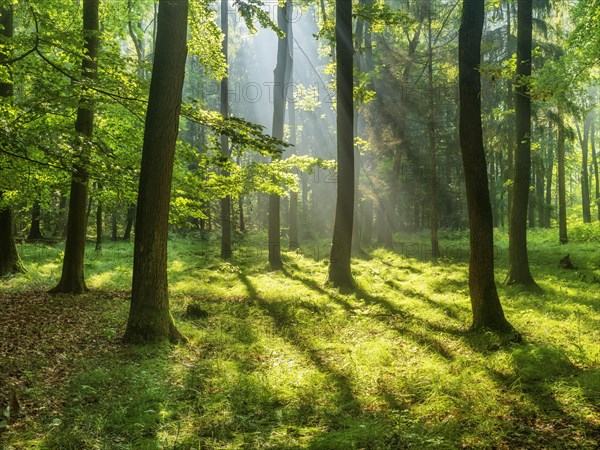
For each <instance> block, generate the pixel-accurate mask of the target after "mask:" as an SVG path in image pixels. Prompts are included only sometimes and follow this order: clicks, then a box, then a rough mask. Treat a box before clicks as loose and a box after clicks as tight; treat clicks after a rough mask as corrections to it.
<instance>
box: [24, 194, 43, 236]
mask: <svg viewBox="0 0 600 450" xmlns="http://www.w3.org/2000/svg"><path fill="white" fill-rule="evenodd" d="M41 214H42V208H41V206H40V201H39V200H34V201H33V206H32V207H31V226H30V227H29V234H28V235H27V240H28V241H39V240H41V239H44V236H43V235H42V230H41V226H40V225H41V220H40V216H41Z"/></svg>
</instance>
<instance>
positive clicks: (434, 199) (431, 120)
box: [427, 0, 440, 259]
mask: <svg viewBox="0 0 600 450" xmlns="http://www.w3.org/2000/svg"><path fill="white" fill-rule="evenodd" d="M432 3H433V2H432V0H429V1H428V4H427V30H428V34H429V36H428V37H429V39H428V41H427V81H428V87H429V95H428V106H429V107H428V114H427V115H428V121H427V122H428V123H427V128H428V134H429V148H428V157H429V195H430V198H429V201H430V214H429V222H430V229H431V257H432V258H435V259H437V258H439V256H440V248H439V243H438V227H439V223H438V222H439V219H438V183H437V161H436V155H435V103H434V98H433V35H432V30H431V14H432V11H431V9H432Z"/></svg>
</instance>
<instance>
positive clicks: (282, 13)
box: [269, 0, 291, 270]
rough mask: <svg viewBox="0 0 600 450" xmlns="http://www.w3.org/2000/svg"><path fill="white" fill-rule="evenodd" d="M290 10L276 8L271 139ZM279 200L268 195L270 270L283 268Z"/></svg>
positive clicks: (281, 104)
mask: <svg viewBox="0 0 600 450" xmlns="http://www.w3.org/2000/svg"><path fill="white" fill-rule="evenodd" d="M289 8H291V3H290V0H287V1H286V2H285V5H284V6H283V7H281V6H280V7H278V8H277V26H278V27H279V29H281V31H283V32H284V33H285V37H283V38H279V39H278V41H277V65H276V66H275V70H274V71H273V77H274V83H273V94H274V95H273V129H272V132H271V134H272V135H273V137H275V138H278V139H283V122H284V119H285V94H286V89H287V85H288V83H286V81H287V80H289V70H288V69H287V62H288V45H289V39H288V20H289V19H288V17H291V13H290V12H289V11H290V9H289ZM280 206H281V199H280V198H279V195H277V194H270V195H269V265H270V266H271V270H279V269H281V268H283V261H282V260H281V216H280Z"/></svg>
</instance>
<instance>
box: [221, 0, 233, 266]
mask: <svg viewBox="0 0 600 450" xmlns="http://www.w3.org/2000/svg"><path fill="white" fill-rule="evenodd" d="M227 4H228V0H221V32H222V33H223V48H222V50H223V55H224V56H225V62H227V58H228V47H229V46H228V40H229V11H228V7H227ZM221 115H222V116H223V117H224V118H225V117H227V116H229V75H228V74H226V75H225V76H224V77H223V79H222V80H221ZM221 153H222V154H223V156H224V157H225V158H227V159H229V158H230V157H231V151H230V149H229V139H227V136H226V135H224V134H222V135H221ZM223 175H224V176H229V172H228V171H226V170H223ZM232 254H233V252H232V249H231V195H226V196H225V197H223V198H222V199H221V258H223V259H229V258H231V256H232Z"/></svg>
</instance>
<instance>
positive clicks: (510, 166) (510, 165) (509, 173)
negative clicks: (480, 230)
mask: <svg viewBox="0 0 600 450" xmlns="http://www.w3.org/2000/svg"><path fill="white" fill-rule="evenodd" d="M511 10H512V1H511V0H506V36H507V38H508V40H509V42H510V40H511V38H512V32H511V25H512V23H511V22H512V19H511ZM513 53H514V48H513V46H512V45H509V46H508V55H507V59H509V58H510V57H512V55H513ZM508 83H509V84H508V88H507V89H508V97H507V98H506V107H507V109H508V110H509V111H511V113H510V114H509V115H508V116H507V120H508V129H509V130H514V129H515V115H514V111H513V109H514V106H515V90H514V85H513V83H511V82H510V81H509V82H508ZM506 156H507V158H506V166H507V167H506V169H507V170H506V179H505V182H506V184H507V187H506V198H507V206H508V207H507V211H508V222H509V224H510V214H511V211H512V199H513V181H514V178H513V175H514V171H515V163H514V160H515V140H514V139H508V146H507V155H506ZM509 228H510V225H509Z"/></svg>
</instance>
